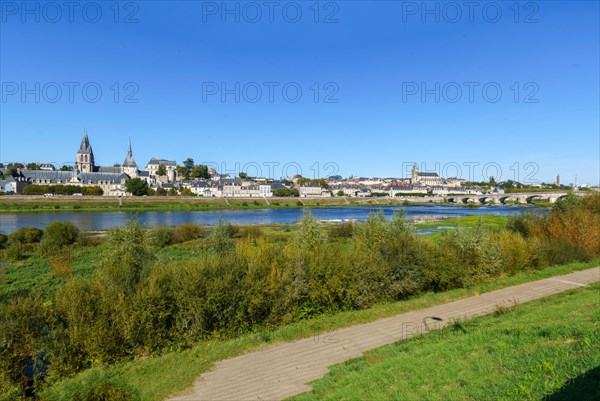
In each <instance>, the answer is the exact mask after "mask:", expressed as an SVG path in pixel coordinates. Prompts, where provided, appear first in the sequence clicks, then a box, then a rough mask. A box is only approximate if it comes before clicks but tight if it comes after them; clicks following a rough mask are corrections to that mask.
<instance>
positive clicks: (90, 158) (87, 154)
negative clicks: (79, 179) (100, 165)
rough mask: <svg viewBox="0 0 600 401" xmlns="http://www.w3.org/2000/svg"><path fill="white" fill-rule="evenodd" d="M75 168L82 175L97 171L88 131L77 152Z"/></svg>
mask: <svg viewBox="0 0 600 401" xmlns="http://www.w3.org/2000/svg"><path fill="white" fill-rule="evenodd" d="M75 168H76V169H77V171H79V172H81V173H91V172H93V171H94V169H95V164H94V151H93V150H92V146H91V145H90V140H89V138H88V133H87V131H85V130H84V131H83V138H81V144H80V145H79V150H77V159H76V160H75Z"/></svg>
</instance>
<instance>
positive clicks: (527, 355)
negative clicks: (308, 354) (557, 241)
mask: <svg viewBox="0 0 600 401" xmlns="http://www.w3.org/2000/svg"><path fill="white" fill-rule="evenodd" d="M598 290H600V285H598V284H595V285H593V286H590V287H587V288H582V289H577V290H573V291H569V292H567V293H563V294H558V295H555V296H553V297H550V298H547V299H545V300H540V301H534V302H531V303H527V304H523V305H519V306H518V307H517V308H515V309H512V310H509V311H507V312H505V313H498V314H496V315H492V316H485V317H481V318H478V319H475V320H472V321H466V322H457V323H455V324H454V325H452V326H450V327H448V328H446V329H443V330H441V331H437V332H432V333H430V334H428V335H425V336H420V337H416V338H413V339H410V340H408V341H401V342H398V343H395V344H391V345H387V346H384V347H381V348H378V349H376V350H373V351H370V352H368V353H366V354H365V355H364V356H363V357H361V358H357V359H353V360H350V361H347V362H346V363H342V364H339V365H336V366H334V367H333V368H332V369H331V371H330V373H329V374H327V375H326V376H325V377H324V378H323V379H320V380H317V381H315V382H314V383H313V391H311V392H309V393H304V394H301V395H298V396H296V397H293V398H291V399H290V400H294V401H312V400H335V401H338V400H403V401H409V400H419V401H420V400H440V401H442V400H443V401H451V400H478V401H482V400H540V401H541V400H545V401H558V400H578V401H585V400H589V401H592V400H598V399H600V347H599V346H598V344H599V343H600V327H599V326H598V321H599V320H600V309H599V308H598Z"/></svg>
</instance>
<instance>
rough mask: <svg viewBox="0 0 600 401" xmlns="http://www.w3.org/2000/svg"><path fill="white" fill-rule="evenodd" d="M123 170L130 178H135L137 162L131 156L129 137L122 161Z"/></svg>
mask: <svg viewBox="0 0 600 401" xmlns="http://www.w3.org/2000/svg"><path fill="white" fill-rule="evenodd" d="M123 172H124V173H125V174H127V175H128V176H130V177H131V178H135V177H137V175H138V167H137V163H136V162H135V159H134V158H133V152H132V151H131V139H130V140H129V149H128V150H127V156H125V161H124V162H123Z"/></svg>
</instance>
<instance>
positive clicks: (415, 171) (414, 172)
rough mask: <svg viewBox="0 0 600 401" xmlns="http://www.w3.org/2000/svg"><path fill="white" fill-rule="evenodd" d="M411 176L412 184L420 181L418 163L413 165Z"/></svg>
mask: <svg viewBox="0 0 600 401" xmlns="http://www.w3.org/2000/svg"><path fill="white" fill-rule="evenodd" d="M410 178H411V180H410V183H411V184H412V185H415V184H416V183H417V182H419V167H418V166H417V163H415V164H414V165H413V168H412V174H411V177H410Z"/></svg>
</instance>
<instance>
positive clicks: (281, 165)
mask: <svg viewBox="0 0 600 401" xmlns="http://www.w3.org/2000/svg"><path fill="white" fill-rule="evenodd" d="M83 133H84V136H87V135H88V130H87V129H84V130H83ZM127 141H128V142H125V143H128V145H129V151H131V146H132V137H131V136H129V137H128V138H127ZM95 143H96V142H95ZM94 147H96V145H94ZM99 148H101V149H102V148H103V147H102V146H99ZM112 149H113V150H114V147H113V148H112ZM98 155H99V153H98V152H96V153H95V154H94V157H95V160H96V161H97V165H99V166H102V165H104V166H109V165H110V166H119V167H120V166H122V165H123V162H122V161H120V159H115V161H113V162H106V161H107V160H110V159H109V158H107V157H106V156H104V157H102V155H100V156H98ZM157 158H158V159H159V160H160V159H163V160H174V161H175V160H178V162H177V165H178V166H181V165H182V164H183V161H184V160H186V159H188V158H191V159H192V160H194V162H195V164H199V165H205V166H207V167H208V168H209V169H214V170H216V171H217V172H219V173H220V174H226V175H230V176H231V177H238V176H239V174H240V173H242V174H245V175H248V176H250V177H260V178H267V179H272V180H278V179H289V178H291V177H293V176H294V175H300V176H303V177H305V178H309V179H319V178H329V177H332V176H334V177H335V176H341V177H343V178H355V177H359V178H381V179H385V178H409V177H410V175H411V170H412V167H413V165H417V166H418V168H419V169H420V170H421V171H424V172H435V173H437V174H439V175H440V176H442V177H446V178H448V177H455V178H459V179H462V180H465V181H469V182H487V181H489V179H490V178H493V179H494V180H495V181H497V182H504V181H509V180H510V181H515V182H519V183H523V184H526V185H536V184H542V183H555V182H556V181H557V180H560V177H561V174H560V173H558V174H557V175H555V176H554V177H549V178H548V179H541V178H539V177H538V176H537V172H538V171H539V166H538V165H535V163H534V162H525V163H519V162H518V161H516V162H514V163H513V164H512V165H510V166H502V165H500V164H499V163H497V162H494V161H489V160H488V161H467V162H462V163H461V162H457V161H448V162H446V163H444V164H442V163H440V162H435V161H434V162H431V161H429V162H428V161H401V162H400V164H399V166H400V167H399V169H398V170H397V172H396V173H392V174H379V175H377V174H375V175H367V174H360V173H359V174H349V175H343V174H341V173H340V166H339V165H337V164H336V163H335V162H332V161H327V162H319V161H315V162H314V163H312V164H311V165H309V166H307V167H305V168H303V166H302V165H300V164H299V163H297V162H294V161H290V160H288V161H266V162H261V161H245V162H243V163H242V162H239V161H230V162H219V161H214V160H212V161H211V160H208V161H207V160H202V159H199V158H197V157H196V156H195V155H193V154H188V155H187V156H186V157H184V158H182V159H176V158H170V157H168V156H167V157H163V156H162V155H160V154H159V152H155V153H153V154H152V156H149V157H148V156H145V157H140V158H139V160H140V161H143V160H148V162H151V161H152V160H155V159H157ZM0 163H1V164H2V165H8V164H14V163H20V164H23V165H24V166H26V165H27V164H29V163H36V164H37V165H38V166H46V168H47V169H49V168H50V166H52V168H53V169H55V170H59V169H60V168H61V167H63V166H67V167H71V168H73V167H75V165H76V163H77V162H76V161H74V160H73V161H63V162H57V161H52V160H51V159H46V160H6V161H3V160H1V159H0ZM140 165H141V166H142V167H143V166H147V164H144V163H143V162H142V163H140ZM519 170H522V172H521V171H519ZM277 172H279V173H281V174H279V175H277ZM290 172H291V174H287V175H282V174H285V173H290ZM449 172H454V173H455V174H450V173H449ZM252 173H255V174H252ZM263 173H266V174H263ZM307 173H308V174H307ZM327 173H329V174H327ZM523 175H525V180H523ZM562 180H563V181H562V182H563V183H565V184H568V185H573V184H574V185H575V186H578V185H579V186H599V185H600V184H599V183H590V182H583V181H581V180H580V179H579V176H578V175H577V174H576V175H575V176H574V177H565V176H563V179H562Z"/></svg>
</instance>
